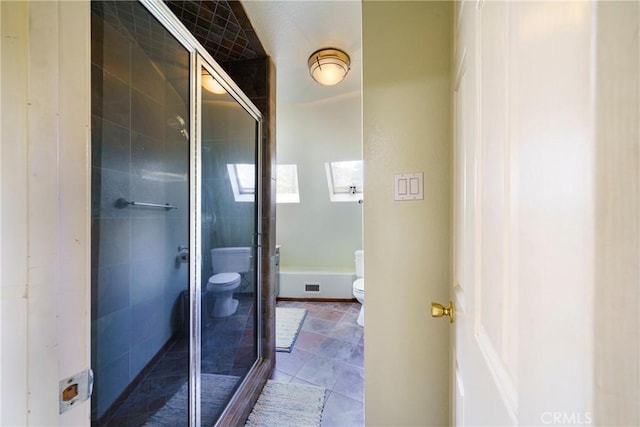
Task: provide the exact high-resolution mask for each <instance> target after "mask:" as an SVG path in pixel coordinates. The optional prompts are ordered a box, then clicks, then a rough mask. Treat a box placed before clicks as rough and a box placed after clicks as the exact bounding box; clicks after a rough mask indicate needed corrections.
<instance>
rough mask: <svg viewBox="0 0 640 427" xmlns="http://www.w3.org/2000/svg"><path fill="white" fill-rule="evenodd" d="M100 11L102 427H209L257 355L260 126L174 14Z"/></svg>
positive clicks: (97, 420) (95, 206)
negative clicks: (110, 426) (157, 426)
mask: <svg viewBox="0 0 640 427" xmlns="http://www.w3.org/2000/svg"><path fill="white" fill-rule="evenodd" d="M91 13H92V29H91V32H92V40H91V43H92V45H91V51H92V64H91V66H92V79H91V84H92V143H91V149H92V183H91V191H92V211H91V215H92V216H91V220H92V221H91V224H92V249H91V250H92V280H91V286H92V289H91V303H92V313H91V315H92V322H91V328H92V331H91V342H92V349H91V358H92V368H93V370H94V374H95V386H94V393H93V396H92V407H91V423H92V425H98V426H100V425H118V426H140V425H160V426H171V427H174V426H187V425H191V426H196V425H202V426H210V425H213V424H214V423H215V422H216V421H217V420H218V419H219V418H220V417H221V415H223V414H224V411H225V408H226V407H227V405H228V404H229V403H230V402H231V401H232V400H233V398H234V394H235V392H236V391H237V390H238V389H239V387H241V386H242V381H243V379H244V378H245V377H246V376H247V374H248V373H249V372H250V370H251V368H252V367H253V366H254V365H255V364H256V362H257V360H258V355H259V354H260V353H259V351H260V347H259V339H258V336H259V327H258V326H259V317H258V316H259V313H260V307H259V301H260V299H259V280H258V278H259V273H260V267H259V266H260V263H259V260H260V248H259V244H258V243H259V242H258V236H259V234H260V226H261V224H260V209H259V206H260V203H259V202H260V200H259V191H256V190H257V189H258V188H260V187H259V184H260V178H259V177H260V173H259V161H258V159H259V158H260V156H259V144H258V135H259V113H257V109H255V107H253V106H251V105H250V103H249V102H248V101H247V100H246V97H244V95H242V94H241V93H240V92H239V90H238V89H237V88H236V87H235V85H234V84H233V83H229V82H225V81H223V80H224V79H223V78H221V74H223V72H222V71H221V69H220V68H219V67H218V66H217V64H213V65H212V63H213V60H212V59H211V58H210V57H209V56H208V54H206V52H203V51H202V48H201V46H200V45H199V44H197V42H196V41H195V39H193V38H192V37H191V35H189V34H188V33H186V30H185V29H184V27H182V26H181V25H180V24H179V22H176V19H175V17H173V16H172V15H171V14H170V11H168V9H167V8H166V6H165V5H164V4H163V3H161V2H147V1H145V2H144V4H142V3H140V2H138V1H119V0H118V1H106V0H105V1H99V2H98V1H94V2H91ZM206 58H209V59H206ZM225 78H227V79H228V77H226V76H225Z"/></svg>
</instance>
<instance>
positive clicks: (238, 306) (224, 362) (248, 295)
mask: <svg viewBox="0 0 640 427" xmlns="http://www.w3.org/2000/svg"><path fill="white" fill-rule="evenodd" d="M198 75H199V77H200V82H201V84H200V90H199V94H198V99H199V101H200V102H199V103H198V106H199V108H198V117H199V119H200V120H199V123H200V138H199V141H200V144H199V151H200V153H199V157H200V170H201V173H200V176H201V179H200V180H199V181H200V190H199V193H200V208H199V211H200V221H199V223H200V227H201V229H200V244H199V250H200V255H201V259H202V264H201V269H200V283H201V289H202V306H201V330H200V333H201V351H200V354H201V364H200V377H199V378H200V396H201V405H200V407H201V422H202V425H203V426H210V425H213V424H214V422H215V421H216V420H217V419H218V417H219V416H220V415H221V413H222V412H223V410H224V408H225V406H226V404H227V403H228V402H229V400H230V399H231V398H232V396H233V392H234V391H235V390H236V388H237V387H238V386H239V384H240V382H241V381H242V379H243V378H244V376H245V375H246V374H247V373H248V372H249V370H250V369H251V367H252V366H253V365H254V363H255V362H256V360H257V358H258V340H257V330H258V328H257V315H258V307H257V305H258V291H257V289H258V288H257V286H258V265H259V264H258V261H259V254H258V248H257V245H256V243H257V242H256V238H257V233H258V231H259V230H258V228H259V224H258V221H257V218H258V208H257V206H258V204H257V200H256V199H257V198H256V188H258V187H257V185H258V184H257V183H258V179H257V178H258V176H259V174H258V173H257V169H258V161H257V159H258V145H257V130H258V122H257V121H256V119H255V118H254V117H253V116H251V115H250V114H249V113H247V111H245V109H244V108H243V107H242V106H241V105H240V104H239V103H238V101H236V100H235V99H234V98H233V97H232V96H231V95H230V94H229V93H228V90H229V88H228V86H225V84H224V82H222V80H221V79H220V78H219V77H218V76H217V74H216V73H215V72H214V70H213V69H212V68H207V67H205V66H204V65H200V66H199V73H198Z"/></svg>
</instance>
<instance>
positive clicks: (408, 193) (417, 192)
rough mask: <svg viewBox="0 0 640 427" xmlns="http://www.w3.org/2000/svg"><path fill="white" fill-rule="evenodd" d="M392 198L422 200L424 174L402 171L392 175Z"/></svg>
mask: <svg viewBox="0 0 640 427" xmlns="http://www.w3.org/2000/svg"><path fill="white" fill-rule="evenodd" d="M393 192H394V200H423V199H424V174H423V173H422V172H418V173H403V174H399V175H395V176H394V191H393Z"/></svg>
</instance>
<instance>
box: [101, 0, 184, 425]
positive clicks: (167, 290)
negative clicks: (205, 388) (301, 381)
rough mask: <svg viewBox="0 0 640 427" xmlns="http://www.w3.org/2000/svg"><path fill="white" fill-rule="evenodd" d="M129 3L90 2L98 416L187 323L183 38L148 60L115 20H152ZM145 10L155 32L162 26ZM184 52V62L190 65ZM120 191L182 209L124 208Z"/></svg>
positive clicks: (127, 32)
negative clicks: (178, 73)
mask: <svg viewBox="0 0 640 427" xmlns="http://www.w3.org/2000/svg"><path fill="white" fill-rule="evenodd" d="M128 6H130V4H129V3H127V2H117V3H115V2H114V3H112V2H92V164H91V166H92V212H91V215H92V265H93V268H92V284H91V285H92V329H93V330H92V337H93V339H92V366H93V369H94V372H95V383H96V387H95V390H96V392H95V394H94V398H93V405H92V411H93V416H94V419H95V418H97V417H100V416H101V415H102V414H104V413H105V411H106V410H107V409H108V408H109V407H110V406H111V404H112V403H113V402H114V401H115V399H116V398H117V397H118V396H119V395H120V394H121V393H122V391H123V390H124V389H125V388H126V387H127V386H128V385H129V383H130V382H131V381H132V380H133V379H134V378H135V377H136V376H137V375H138V374H139V373H140V372H141V370H142V369H143V368H144V367H145V366H146V365H147V364H148V363H149V361H150V360H151V359H152V358H153V357H154V356H155V355H156V353H158V352H159V350H160V349H161V348H162V347H163V346H164V345H165V344H166V343H167V341H168V340H170V339H171V338H172V336H174V334H176V332H177V331H178V330H180V326H181V323H182V320H183V312H182V309H181V308H182V305H181V293H182V291H183V290H185V289H186V288H187V278H188V276H187V264H180V263H179V262H177V261H176V255H177V247H178V245H184V246H187V245H188V241H189V238H188V216H189V215H188V214H189V204H188V191H189V188H188V181H187V177H188V167H189V161H188V160H189V157H188V155H189V145H188V141H187V139H186V138H185V137H184V135H183V134H181V133H180V129H177V128H176V126H175V123H174V121H171V120H170V119H174V120H175V118H176V117H177V116H180V117H181V119H182V120H184V121H185V122H186V123H188V120H189V116H188V100H189V96H188V90H189V87H188V84H187V80H186V79H183V78H177V79H173V80H170V79H168V78H167V75H169V74H172V73H173V74H175V73H174V68H175V61H174V58H175V55H176V52H178V51H179V49H180V47H179V45H177V42H175V41H172V40H171V39H169V38H166V39H165V42H166V43H168V44H170V48H168V49H166V52H167V57H168V59H169V61H167V60H166V59H165V61H158V60H157V58H156V60H151V58H150V56H149V53H148V52H147V51H146V50H145V49H144V47H143V46H141V45H140V44H139V43H137V41H134V40H133V39H132V38H131V37H130V36H129V31H128V30H127V28H126V26H122V25H120V24H118V22H120V21H117V20H111V18H114V17H117V16H118V15H123V16H128V17H129V18H130V19H131V20H132V21H134V20H135V21H136V22H138V23H140V22H145V21H144V19H145V16H144V13H139V12H138V11H139V10H140V9H139V8H138V9H136V8H131V9H129V7H128ZM141 12H145V11H144V10H142V11H141ZM129 13H130V15H129ZM145 13H146V12H145ZM102 17H104V18H105V19H108V20H109V22H115V23H116V24H115V25H111V24H109V23H106V22H104V21H103V19H102ZM146 19H147V21H146V22H147V25H148V27H149V28H148V30H149V31H148V32H149V33H151V34H153V33H154V32H158V29H157V28H155V27H156V26H158V25H159V24H157V23H156V22H154V21H151V20H149V19H148V17H147V18H146ZM171 43H173V44H172V45H171ZM183 55H184V58H182V59H181V60H180V63H184V64H188V53H187V52H186V51H184V50H183ZM165 63H166V64H168V65H167V67H164V66H163V64H165ZM172 124H173V126H172ZM119 198H125V199H127V200H134V201H140V202H151V203H160V204H164V203H170V204H172V205H176V206H177V207H178V209H176V210H166V209H150V208H141V207H134V206H129V207H125V208H123V209H121V208H118V207H117V205H116V200H118V199H119Z"/></svg>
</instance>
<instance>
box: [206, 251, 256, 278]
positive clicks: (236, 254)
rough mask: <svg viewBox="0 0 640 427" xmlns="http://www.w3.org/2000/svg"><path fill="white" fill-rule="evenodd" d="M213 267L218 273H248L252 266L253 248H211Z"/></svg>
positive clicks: (214, 271) (214, 272) (215, 272)
mask: <svg viewBox="0 0 640 427" xmlns="http://www.w3.org/2000/svg"><path fill="white" fill-rule="evenodd" d="M211 268H212V269H213V274H217V273H246V272H247V271H249V269H250V268H251V248H244V247H240V248H215V249H211Z"/></svg>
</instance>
